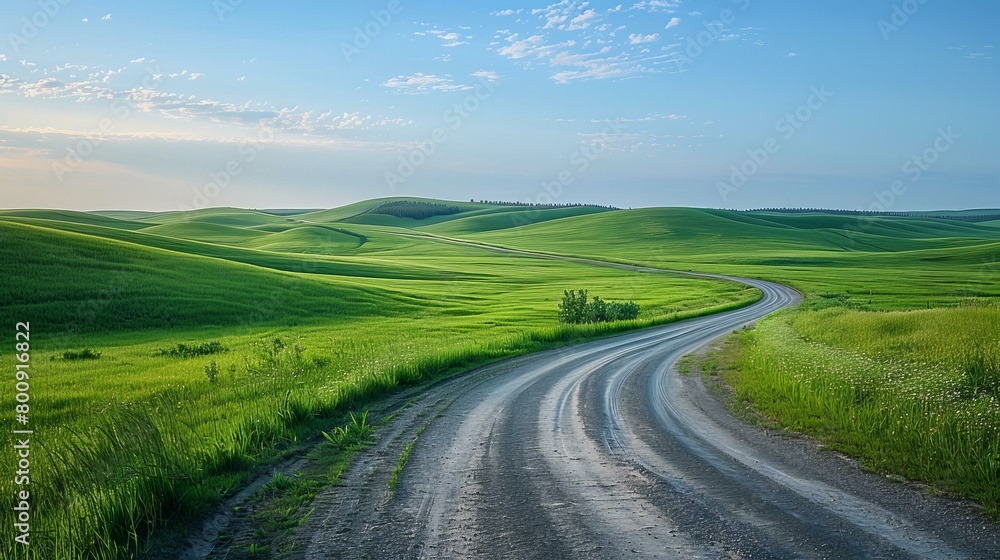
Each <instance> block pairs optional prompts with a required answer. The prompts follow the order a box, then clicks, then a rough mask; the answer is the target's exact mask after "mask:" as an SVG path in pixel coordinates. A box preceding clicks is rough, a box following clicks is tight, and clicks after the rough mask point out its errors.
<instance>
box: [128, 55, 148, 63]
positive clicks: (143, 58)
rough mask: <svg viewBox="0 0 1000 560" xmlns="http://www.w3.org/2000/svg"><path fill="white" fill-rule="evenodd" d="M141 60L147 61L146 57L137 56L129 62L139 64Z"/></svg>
mask: <svg viewBox="0 0 1000 560" xmlns="http://www.w3.org/2000/svg"><path fill="white" fill-rule="evenodd" d="M140 62H146V57H141V58H136V59H134V60H130V61H128V63H129V64H139V63H140Z"/></svg>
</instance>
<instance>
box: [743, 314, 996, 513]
mask: <svg viewBox="0 0 1000 560" xmlns="http://www.w3.org/2000/svg"><path fill="white" fill-rule="evenodd" d="M737 336H738V337H739V352H738V353H736V355H735V356H734V357H732V359H731V361H730V362H729V364H728V365H729V366H730V367H727V368H724V376H725V378H726V381H727V382H728V383H729V384H730V385H732V386H733V387H734V388H735V391H736V393H735V395H736V402H737V403H738V405H739V406H743V405H749V406H751V407H752V408H753V409H754V410H756V411H757V412H759V413H760V414H762V415H764V416H765V417H767V418H770V419H773V420H774V421H775V422H777V423H778V424H779V425H781V426H783V427H784V428H785V429H788V430H793V431H797V432H804V433H807V434H811V435H814V436H816V437H819V438H820V439H821V440H822V441H824V442H825V443H826V444H827V445H829V446H830V447H831V448H834V449H837V450H840V451H843V452H845V453H848V454H850V455H853V456H856V457H858V458H860V459H861V461H862V462H863V464H864V465H865V467H866V468H868V469H870V470H872V471H874V472H877V473H881V474H887V475H888V474H894V475H900V476H903V477H905V478H908V479H911V480H921V481H925V482H929V483H931V484H932V485H933V486H935V487H937V488H940V489H942V490H945V491H948V492H951V493H954V494H957V495H961V496H965V497H969V498H972V499H974V500H976V501H978V502H980V503H981V504H983V506H984V507H985V508H986V509H987V511H989V512H990V513H992V514H993V515H998V514H1000V307H997V306H987V307H963V308H954V309H933V310H929V311H914V312H897V313H872V312H864V311H853V310H848V309H826V310H821V311H808V310H807V311H800V312H784V313H781V314H779V315H776V316H774V317H772V318H768V319H765V320H764V321H762V322H761V323H760V324H759V326H758V327H757V328H756V329H753V330H749V331H746V332H741V333H739V334H738V335H737Z"/></svg>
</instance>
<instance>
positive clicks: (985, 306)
mask: <svg viewBox="0 0 1000 560" xmlns="http://www.w3.org/2000/svg"><path fill="white" fill-rule="evenodd" d="M386 200H409V201H419V200H420V199H383V200H379V201H366V202H363V203H358V204H355V205H351V206H350V207H345V208H340V209H334V210H325V211H319V212H307V213H303V214H296V215H290V216H279V215H274V214H267V213H261V212H255V211H250V210H239V209H207V210H199V211H193V212H185V213H155V214H149V213H122V212H114V213H102V214H101V215H97V214H81V213H68V214H67V213H63V212H51V211H28V212H18V211H12V212H7V213H3V214H0V238H2V240H3V243H0V263H3V265H4V270H5V275H4V277H3V279H2V280H0V322H2V323H3V324H13V323H14V322H17V321H24V320H28V321H31V323H32V336H33V341H32V344H33V346H32V364H33V365H32V368H33V370H32V371H33V378H32V379H33V383H32V403H33V408H32V427H33V429H35V430H36V431H37V433H38V434H39V436H38V438H39V441H40V442H41V443H40V444H39V445H44V446H45V450H44V452H40V453H39V455H38V458H37V463H34V462H33V466H32V469H33V484H36V483H37V485H38V486H37V488H36V489H37V490H38V492H39V493H38V498H37V502H36V503H35V504H34V507H36V509H37V513H36V518H35V519H34V523H35V525H34V527H36V529H37V531H38V532H37V533H35V535H36V537H37V538H36V545H35V546H34V547H33V549H32V550H33V553H34V554H35V556H34V557H35V558H49V557H60V558H63V557H65V558H117V557H123V556H128V555H130V554H132V553H135V552H137V551H139V552H141V551H142V550H141V549H142V548H143V547H144V546H145V544H144V543H148V542H154V541H150V540H149V538H150V536H153V537H155V536H156V535H157V534H158V532H159V531H160V530H161V528H162V527H163V523H164V522H165V520H167V519H169V520H170V522H171V524H172V526H178V524H180V526H183V523H184V522H190V521H192V520H197V518H198V516H199V515H202V514H204V513H205V512H206V511H207V510H208V509H209V508H210V507H211V506H212V504H214V503H217V501H218V500H219V499H220V498H222V497H224V496H227V495H230V494H232V493H233V492H234V491H236V489H237V488H239V486H240V484H242V483H243V482H244V481H245V480H246V479H247V477H249V476H251V473H253V472H254V469H256V468H258V467H260V466H262V465H267V464H268V463H269V462H271V461H273V460H274V459H275V458H277V457H280V456H282V454H283V453H285V452H286V451H287V450H289V449H293V448H295V447H296V446H298V445H301V442H303V441H304V440H308V439H310V438H313V437H315V436H316V435H318V434H319V433H320V432H321V431H327V432H328V433H330V432H329V430H330V427H331V425H332V423H334V422H335V421H336V420H337V419H339V418H340V417H341V416H343V415H344V414H346V413H347V411H348V410H358V409H359V408H361V407H363V406H365V405H366V403H370V402H373V400H374V399H378V398H379V397H380V396H383V395H385V394H387V393H390V392H392V391H395V390H397V389H398V388H399V387H401V386H403V385H407V384H412V383H419V382H422V381H424V380H427V379H429V378H436V377H438V376H442V375H449V374H452V373H455V372H458V371H462V370H465V369H468V368H470V367H473V366H475V365H478V364H482V363H485V362H487V361H491V360H497V359H501V358H505V357H509V356H515V355H519V354H522V353H525V352H530V351H533V350H539V349H542V348H546V347H550V346H552V345H557V344H564V343H566V342H569V341H573V340H582V339H585V338H587V337H594V336H602V335H607V334H611V333H614V332H619V331H622V330H625V329H629V328H636V327H642V326H650V325H655V324H662V323H665V322H670V321H675V320H679V319H684V318H688V317H695V316H700V315H704V314H706V313H711V312H718V311H722V310H726V309H732V308H735V307H739V306H742V305H746V304H748V303H750V302H752V301H755V300H756V299H757V298H759V293H758V292H757V291H756V290H752V289H749V288H745V287H743V286H741V285H736V284H732V283H727V282H715V281H707V280H696V279H692V278H688V277H682V276H674V275H652V274H642V273H634V272H628V271H624V270H620V269H614V268H609V267H601V266H593V265H587V264H582V263H571V262H566V261H562V260H555V259H544V258H536V257H530V256H523V255H511V254H505V253H499V252H496V251H492V250H489V249H486V248H483V247H475V246H470V245H461V244H456V243H452V242H449V241H447V240H445V239H436V238H434V237H432V236H427V235H424V232H426V233H427V234H434V235H441V236H444V237H456V238H468V239H470V240H474V241H479V242H487V243H493V244H497V245H502V246H507V247H516V248H521V249H527V250H533V251H548V252H553V253H561V254H566V255H578V256H587V257H593V258H598V259H605V260H609V261H615V262H628V263H636V264H646V265H652V266H659V267H668V268H676V269H682V270H687V269H691V270H702V271H709V272H723V273H730V274H737V275H744V276H749V277H759V278H767V279H770V280H776V281H780V282H785V283H788V284H790V285H792V286H793V287H796V288H798V289H800V290H801V291H803V292H804V293H805V295H806V303H805V304H804V305H803V309H802V310H801V311H799V312H796V313H790V314H787V315H786V316H784V318H783V319H781V321H780V322H779V321H775V322H774V323H771V322H767V323H765V324H764V325H763V326H762V327H761V329H760V330H758V331H756V332H755V333H754V334H752V335H746V336H747V337H759V340H757V339H754V340H755V341H756V342H754V343H755V344H758V346H759V347H760V348H762V349H767V348H771V347H770V346H768V345H769V344H776V342H774V341H783V340H789V341H791V342H790V343H789V344H790V345H791V346H790V348H798V347H799V346H800V345H805V347H807V348H809V349H811V350H810V352H812V354H808V355H809V356H812V357H813V358H815V363H816V364H847V365H845V366H844V367H847V366H848V365H850V364H854V365H855V366H856V367H854V368H853V369H850V368H848V369H850V371H851V372H854V373H853V374H858V375H860V374H862V373H864V367H863V366H864V364H865V363H867V362H864V361H856V362H851V361H850V360H851V359H854V358H851V356H854V357H857V356H862V355H863V356H866V357H870V359H872V360H876V361H882V362H885V363H890V364H896V363H897V362H899V363H902V362H901V360H903V361H905V362H906V363H907V364H910V366H912V367H911V368H910V370H908V371H910V372H911V373H910V374H909V375H910V377H911V378H912V379H913V380H914V381H913V383H922V381H920V380H921V379H924V378H927V379H931V378H934V379H937V377H935V376H937V375H938V374H937V373H936V372H938V371H939V369H935V368H940V371H946V372H950V373H949V374H948V375H951V376H952V378H951V379H952V380H953V381H954V382H955V383H959V381H955V380H956V379H959V378H960V377H961V375H960V372H959V370H961V371H964V372H965V374H962V375H965V377H964V378H961V379H965V380H964V381H961V383H960V385H961V387H960V388H959V389H958V390H959V391H960V392H961V391H964V393H961V394H965V395H970V397H969V398H968V399H966V401H967V402H973V403H978V404H976V405H975V406H979V407H982V408H983V411H984V413H990V414H992V413H993V412H991V411H992V410H993V409H992V408H990V407H991V406H994V405H990V404H989V403H990V402H991V401H989V400H988V398H987V397H988V396H989V395H990V394H991V393H990V392H991V391H993V387H994V384H993V374H992V373H991V372H992V371H993V369H991V368H993V365H992V364H993V362H992V361H991V360H993V358H992V357H989V356H987V357H985V358H982V357H977V356H976V355H967V354H966V353H963V350H962V348H963V344H964V345H969V344H972V343H973V342H977V343H978V342H982V341H989V340H992V339H990V338H989V333H990V331H989V330H988V329H990V328H993V329H994V331H992V332H997V330H996V329H995V324H994V323H990V322H989V321H990V320H992V319H990V317H995V316H996V313H997V311H996V308H995V307H992V306H991V305H990V302H991V301H993V300H994V298H995V297H996V296H997V295H1000V274H997V268H996V263H997V261H998V252H1000V229H998V228H995V227H992V226H989V225H983V224H968V223H964V222H952V221H947V220H939V219H919V218H898V219H897V218H878V219H873V220H870V221H865V222H863V223H861V225H863V230H864V231H863V232H861V233H858V232H856V231H851V230H850V229H844V226H845V225H851V226H857V225H859V222H857V221H856V220H854V221H852V219H850V218H846V219H845V218H844V217H842V216H839V217H837V216H834V217H831V216H824V215H783V214H766V213H764V214H758V213H754V214H749V213H734V212H723V211H707V210H689V209H644V210H636V211H606V210H604V209H595V208H587V207H576V208H560V209H526V208H523V207H512V206H497V205H488V204H479V203H465V202H458V203H450V202H449V203H448V205H454V206H456V207H458V208H459V209H460V210H461V212H459V213H457V214H454V215H449V216H433V217H428V218H425V219H423V220H408V219H405V218H396V217H393V216H378V215H373V214H370V213H367V212H368V211H369V210H371V209H372V208H375V207H376V206H377V205H378V204H381V203H383V202H385V201H386ZM430 202H434V201H430ZM855 229H857V228H855ZM567 289H587V290H590V291H591V292H592V293H600V294H613V295H614V297H615V298H616V299H623V300H634V301H636V302H637V303H638V304H639V305H640V306H641V308H642V310H643V313H642V315H641V316H640V319H639V320H638V321H635V322H626V323H616V324H599V325H583V326H569V325H559V324H558V323H557V319H556V317H557V307H556V305H557V303H558V301H559V299H560V297H561V296H562V293H563V290H567ZM928 307H930V308H935V309H931V310H930V311H926V309H927V308H928ZM941 307H943V308H946V309H936V308H941ZM921 310H924V311H921ZM887 311H892V312H893V313H887ZM922 314H927V315H922ZM977 321H978V322H977ZM897 323H898V324H897ZM913 324H918V325H920V326H919V328H916V327H913V326H912V325H913ZM771 325H777V326H773V327H772V326H771ZM782 325H784V326H782ZM907 325H909V326H907ZM769 329H770V330H769ZM782 329H784V330H782ZM935 329H937V330H943V329H948V330H949V331H950V332H951V333H952V334H951V335H950V338H947V339H946V340H944V341H942V340H939V339H938V338H937V337H935V336H934V334H935ZM960 334H961V336H960ZM806 337H807V338H808V340H806ZM838 337H840V338H838ZM962 337H965V338H962ZM277 341H280V342H277ZM872 341H882V343H881V344H880V345H878V346H877V347H873V346H870V345H871V344H873V342H872ZM210 342H213V343H216V344H217V347H218V348H224V349H226V350H227V351H225V352H206V353H202V352H198V351H195V352H183V351H180V350H178V355H176V356H174V355H171V352H170V350H171V349H179V348H181V345H183V348H184V349H188V348H194V349H198V348H201V345H202V344H208V343H210ZM748 344H749V342H748ZM866 344H869V346H866ZM973 346H975V345H973ZM214 347H215V346H213V348H214ZM84 350H89V351H90V352H91V353H93V354H95V355H96V354H97V353H99V354H100V358H99V359H80V360H73V359H64V358H63V354H64V353H65V352H71V353H80V352H82V351H84ZM160 350H166V352H165V354H166V355H159V354H160V353H159V351H160ZM772 350H774V351H775V352H777V351H779V350H780V348H778V349H773V348H772ZM761 351H762V352H763V351H764V350H761ZM914 356H922V357H923V358H922V359H923V360H924V361H914V360H911V358H912V357H914ZM932 358H933V360H932ZM866 359H867V358H866ZM858 360H860V358H858ZM934 360H936V361H934ZM925 362H926V364H932V365H929V366H926V367H925V366H924V363H925ZM748 363H749V362H748ZM880 363H881V362H880ZM747 367H749V365H748V366H747ZM817 367H819V366H817ZM908 367H909V366H908ZM949 368H950V369H949ZM956 368H957V369H956ZM962 368H964V369H962ZM747 371H749V369H748V370H747ZM803 371H807V372H808V373H809V375H811V376H815V377H816V379H817V380H818V381H816V382H815V383H813V382H808V383H806V381H803V383H806V385H804V386H807V387H810V388H811V389H810V390H812V391H814V393H815V394H814V395H812V396H808V395H807V398H808V399H813V400H812V401H808V402H815V403H820V402H826V403H827V404H825V405H823V406H827V407H832V406H833V405H831V404H829V403H830V402H834V403H835V404H836V403H839V404H838V405H837V406H842V409H836V410H837V412H836V414H838V415H840V417H845V416H844V415H846V414H849V413H850V411H851V406H853V405H852V404H851V403H852V402H853V401H851V402H848V401H828V400H826V399H827V397H828V395H827V392H830V393H831V394H833V395H834V396H836V395H839V393H838V391H840V390H841V389H838V388H837V387H839V386H837V385H835V384H834V383H833V382H832V378H831V377H830V376H828V375H827V376H826V377H824V375H826V374H824V373H823V372H822V371H821V370H818V369H809V370H803ZM845 371H846V370H845ZM956 372H959V373H956ZM786 373H787V372H786ZM841 373H843V372H841ZM853 374H852V375H853ZM942 375H944V374H942ZM956 376H958V377H956ZM765 379H770V380H771V381H768V382H769V383H770V382H773V383H775V384H777V383H779V382H780V381H781V379H780V376H775V377H773V378H767V377H765ZM827 381H829V383H827ZM810 383H811V384H810ZM762 387H763V388H761V389H760V392H759V393H758V394H757V395H758V396H759V397H760V398H761V399H762V402H761V406H765V405H766V404H767V403H766V400H765V399H766V397H767V394H768V393H767V388H766V387H765V386H762ZM778 387H779V386H778V385H775V393H774V394H776V395H777V394H779V392H778ZM920 387H922V386H920ZM827 388H829V389H827ZM799 392H800V393H802V394H806V393H804V392H803V390H799ZM748 398H749V397H748ZM830 398H833V397H830ZM966 401H962V402H963V403H965V402H966ZM949 402H950V401H949ZM984 403H985V404H984ZM953 404H954V403H951V404H942V405H941V406H942V408H941V409H940V410H941V411H942V414H944V412H945V411H947V410H952V409H954V410H952V412H954V411H955V410H959V409H957V408H954V407H952V409H949V408H948V406H952V405H953ZM817 406H819V405H817ZM963 406H964V405H963ZM970 406H971V405H970ZM834 409H835V407H834V408H833V409H831V410H834ZM803 410H804V409H803ZM935 410H937V409H935ZM962 410H964V409H962ZM80 411H87V414H86V415H82V414H81V412H80ZM845 411H846V412H845ZM817 414H818V413H817ZM873 414H874V412H873ZM955 414H958V412H955ZM963 414H964V413H963ZM810 418H811V417H810ZM990 418H993V417H990ZM824 422H825V421H824ZM789 425H793V423H790V424H789ZM822 425H823V426H825V428H824V430H827V432H823V433H822V434H820V435H823V436H824V437H833V436H832V435H830V434H834V433H840V432H836V430H835V429H834V428H833V427H832V426H833V424H832V423H829V422H827V423H824V424H822ZM921 426H922V424H921ZM802 429H812V428H811V427H810V426H806V425H803V426H802ZM6 437H7V438H8V440H9V438H10V436H9V435H8V436H6ZM842 437H844V438H848V437H849V436H842ZM850 437H855V436H850ZM857 437H859V438H860V439H858V441H862V440H864V438H865V437H867V436H865V435H864V434H862V435H861V436H857ZM955 441H957V442H963V443H961V444H960V445H959V444H956V445H957V447H956V448H955V450H954V452H953V455H948V457H955V456H957V455H960V454H963V453H964V454H965V455H966V456H967V457H971V456H973V454H974V453H979V451H977V450H975V449H973V448H966V447H962V446H964V445H965V444H966V443H968V441H967V440H961V439H956V440H955ZM8 443H9V441H8ZM873 445H874V444H873ZM871 449H873V450H874V451H870V453H871V455H870V457H871V459H870V461H871V465H872V466H873V468H885V469H887V470H894V471H897V472H903V473H906V474H907V475H911V474H912V475H913V476H922V477H924V478H926V479H933V480H934V481H936V482H937V479H934V478H933V476H932V473H926V476H924V475H921V474H920V473H919V472H917V471H909V470H906V469H907V468H909V467H907V466H906V465H905V464H904V462H903V461H904V459H905V454H902V453H897V454H896V455H891V454H890V452H889V451H886V450H883V449H882V448H876V447H872V448H871ZM862 451H863V450H859V451H858V452H859V453H861V452H862ZM923 458H924V456H922V455H918V456H915V458H911V460H913V461H922V460H923ZM11 460H12V457H10V456H2V457H0V469H3V470H4V472H9V471H8V470H6V469H10V468H11V467H12V463H11V462H10V461H11ZM880 461H881V462H880ZM403 463H405V460H404V461H403ZM338 464H339V463H338ZM942 464H943V463H942ZM967 464H968V465H970V466H969V467H968V469H966V470H969V471H970V472H976V473H979V475H982V474H983V472H985V471H983V468H982V464H985V463H981V464H980V463H967ZM976 465H979V466H976ZM340 468H341V469H342V468H343V465H341V467H340ZM962 468H963V469H964V468H965V467H962ZM35 469H37V470H35ZM942 469H943V467H942ZM976 469H979V470H976ZM942 472H945V471H943V470H940V469H939V471H938V473H939V474H940V473H942ZM35 473H37V478H34V475H35ZM954 476H955V477H956V480H958V475H957V474H956V475H954ZM964 480H965V482H945V483H942V484H944V485H946V486H947V487H948V488H953V489H956V490H957V491H962V492H966V488H967V487H969V486H971V485H973V482H971V481H972V480H973V479H964ZM36 481H37V482H36ZM10 484H11V482H10V481H6V480H4V479H0V496H3V498H0V523H9V522H10V512H11V511H12V510H11V508H10V507H7V505H9V504H7V502H5V501H3V500H8V501H9V499H10V498H9V496H12V495H13V494H12V488H10ZM963 484H964V485H965V486H963ZM286 490H287V489H286ZM966 493H967V494H969V495H974V496H976V497H977V498H979V499H981V500H983V501H984V503H989V502H988V500H989V499H992V498H990V497H989V496H984V495H981V494H975V493H973V492H971V491H969V492H966ZM291 494H292V495H293V497H294V495H295V494H296V493H295V492H291ZM5 516H6V517H5ZM7 546H10V544H9V543H4V544H2V545H0V555H10V554H12V553H13V551H12V550H10V549H5V548H3V547H7Z"/></svg>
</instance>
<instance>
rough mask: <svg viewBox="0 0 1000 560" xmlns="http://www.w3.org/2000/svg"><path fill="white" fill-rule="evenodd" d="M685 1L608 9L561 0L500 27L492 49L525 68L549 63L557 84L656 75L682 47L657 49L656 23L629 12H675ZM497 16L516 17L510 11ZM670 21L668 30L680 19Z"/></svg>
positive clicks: (648, 2) (674, 46) (574, 0)
mask: <svg viewBox="0 0 1000 560" xmlns="http://www.w3.org/2000/svg"><path fill="white" fill-rule="evenodd" d="M680 5H681V2H680V1H679V0H671V1H665V0H653V1H643V2H638V3H634V4H632V5H631V6H629V7H622V6H621V5H618V6H615V7H613V8H606V9H604V8H597V7H594V6H592V5H591V3H590V2H586V1H584V2H577V1H576V0H562V1H559V2H556V3H552V4H549V5H547V6H545V7H542V8H535V9H532V10H530V13H528V12H525V14H524V15H529V16H530V17H524V18H518V19H517V20H516V22H515V23H517V24H519V25H520V27H521V28H520V29H515V30H511V29H504V30H500V31H498V32H497V33H496V35H495V36H494V39H495V40H494V42H493V43H491V45H490V48H491V49H492V50H494V51H495V52H496V53H497V54H500V55H501V56H504V57H507V58H509V59H511V60H515V61H518V62H520V63H522V64H524V65H526V66H530V67H538V66H541V67H549V68H550V69H551V74H550V78H551V79H552V80H554V81H556V82H557V83H564V84H568V83H571V82H574V81H586V80H604V79H626V78H635V77H640V76H643V75H649V74H654V73H657V72H660V71H661V66H660V65H662V64H665V63H666V62H668V61H671V60H674V59H675V58H676V57H677V56H678V52H677V49H678V48H679V47H678V45H669V46H666V47H662V48H658V47H656V46H655V45H654V43H656V42H658V41H659V39H660V34H659V33H656V32H654V30H655V27H654V28H653V29H649V27H650V26H649V24H648V22H647V21H645V20H644V18H639V17H635V14H629V13H628V12H634V11H645V12H666V13H672V12H673V11H674V10H676V9H677V8H679V7H680ZM495 14H496V15H512V14H510V13H508V12H507V11H503V12H495ZM674 19H676V20H677V21H676V23H674ZM670 22H671V24H668V27H667V28H669V27H673V25H676V24H677V23H680V19H679V18H673V19H671V20H670ZM659 25H663V24H662V23H660V24H659ZM637 26H638V27H642V28H643V29H642V30H638V29H635V27H637Z"/></svg>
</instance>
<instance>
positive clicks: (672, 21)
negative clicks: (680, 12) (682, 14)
mask: <svg viewBox="0 0 1000 560" xmlns="http://www.w3.org/2000/svg"><path fill="white" fill-rule="evenodd" d="M680 24H681V18H679V17H675V18H670V21H669V22H667V27H666V29H670V28H671V27H677V26H678V25H680Z"/></svg>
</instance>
